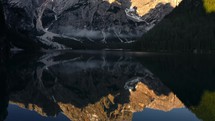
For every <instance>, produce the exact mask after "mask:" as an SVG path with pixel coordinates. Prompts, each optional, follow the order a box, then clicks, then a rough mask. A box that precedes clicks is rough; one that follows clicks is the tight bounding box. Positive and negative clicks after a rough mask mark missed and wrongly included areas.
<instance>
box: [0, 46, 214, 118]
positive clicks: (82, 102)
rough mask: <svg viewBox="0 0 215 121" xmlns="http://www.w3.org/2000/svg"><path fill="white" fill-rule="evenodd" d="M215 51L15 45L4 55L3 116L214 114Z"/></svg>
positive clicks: (0, 114) (0, 111)
mask: <svg viewBox="0 0 215 121" xmlns="http://www.w3.org/2000/svg"><path fill="white" fill-rule="evenodd" d="M214 62H215V56H214V55H203V54H202V55H194V54H183V55H182V54H158V53H144V52H128V51H114V50H109V51H107V50H106V51H104V50H101V51H69V50H68V51H50V52H45V53H27V52H14V53H12V54H10V56H9V57H8V58H5V59H2V60H1V65H0V67H1V68H0V80H1V82H0V87H1V88H0V89H1V93H0V96H1V98H0V120H5V121H109V120H113V121H201V120H203V121H215V78H214V75H215V63H214Z"/></svg>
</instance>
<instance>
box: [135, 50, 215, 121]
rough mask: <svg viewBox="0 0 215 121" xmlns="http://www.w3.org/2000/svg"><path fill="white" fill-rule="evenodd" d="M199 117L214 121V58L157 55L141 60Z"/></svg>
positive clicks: (205, 56)
mask: <svg viewBox="0 0 215 121" xmlns="http://www.w3.org/2000/svg"><path fill="white" fill-rule="evenodd" d="M139 59H140V60H141V62H143V63H144V65H145V67H147V68H148V69H149V70H151V71H152V72H153V73H154V74H155V75H156V76H158V77H159V78H160V79H161V81H162V82H163V83H164V84H165V85H167V86H168V87H169V88H170V89H171V90H173V92H174V93H176V95H177V96H178V97H179V99H180V100H182V102H183V103H184V104H185V105H186V106H187V107H188V108H190V109H191V111H193V112H194V113H195V114H196V115H197V117H199V118H201V119H203V120H206V121H212V120H214V106H215V105H214V104H215V103H214V101H215V98H213V97H214V92H215V80H214V74H215V70H214V68H215V64H214V60H215V57H214V55H165V54H163V55H153V56H149V57H147V56H142V57H140V58H139Z"/></svg>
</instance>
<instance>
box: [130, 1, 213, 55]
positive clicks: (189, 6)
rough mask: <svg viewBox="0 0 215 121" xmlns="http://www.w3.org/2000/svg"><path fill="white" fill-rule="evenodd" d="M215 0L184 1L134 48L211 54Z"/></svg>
mask: <svg viewBox="0 0 215 121" xmlns="http://www.w3.org/2000/svg"><path fill="white" fill-rule="evenodd" d="M214 40H215V1H214V0H183V1H182V2H181V3H180V4H179V6H178V7H176V8H175V9H174V10H173V11H172V12H171V13H170V14H169V15H167V16H166V17H165V18H164V19H163V20H162V21H161V22H160V23H159V24H158V25H157V26H156V27H154V28H153V29H151V30H150V31H148V32H147V33H146V34H145V35H144V36H143V37H142V38H141V39H140V40H139V41H137V42H136V44H134V46H133V48H134V49H139V50H142V51H157V52H190V53H211V52H214V50H215V41H214Z"/></svg>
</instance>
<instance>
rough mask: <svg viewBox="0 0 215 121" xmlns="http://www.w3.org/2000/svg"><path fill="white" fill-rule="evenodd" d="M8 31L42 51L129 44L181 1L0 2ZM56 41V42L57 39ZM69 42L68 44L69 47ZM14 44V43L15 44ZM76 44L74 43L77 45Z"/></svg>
mask: <svg viewBox="0 0 215 121" xmlns="http://www.w3.org/2000/svg"><path fill="white" fill-rule="evenodd" d="M3 2H4V4H3V5H4V6H3V7H4V11H5V19H6V23H7V25H8V27H9V28H10V29H13V30H16V32H18V33H20V34H24V35H31V37H35V38H34V39H33V41H35V43H39V44H40V46H41V45H42V48H56V49H63V48H73V47H74V44H71V43H74V42H75V43H79V44H81V43H100V44H104V45H105V44H107V43H113V42H114V43H131V42H133V41H135V40H136V39H137V38H138V37H140V36H142V35H143V34H144V33H145V32H147V31H148V30H150V29H151V28H152V27H154V25H156V24H157V23H158V22H159V21H160V20H161V19H162V18H163V17H164V16H165V15H166V14H168V13H169V12H171V11H172V10H173V8H174V7H175V6H176V5H178V3H179V2H180V0H144V1H142V0H28V1H26V0H3ZM56 38H58V39H56ZM68 43H69V44H68ZM15 44H16V43H15ZM76 45H77V44H76Z"/></svg>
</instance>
